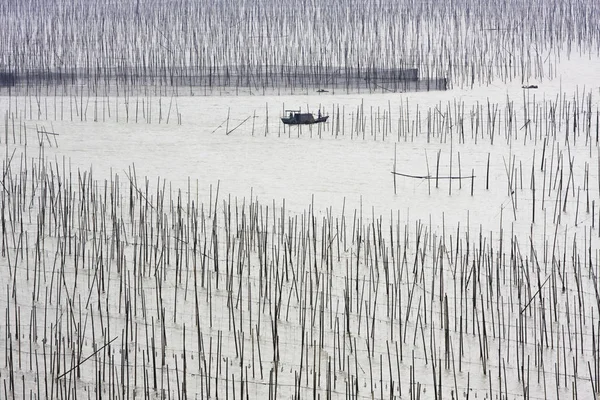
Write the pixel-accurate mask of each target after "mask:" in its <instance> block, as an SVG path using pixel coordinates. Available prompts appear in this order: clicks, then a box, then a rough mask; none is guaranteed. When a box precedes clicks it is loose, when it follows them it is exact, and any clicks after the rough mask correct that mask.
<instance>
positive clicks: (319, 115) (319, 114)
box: [317, 108, 321, 118]
mask: <svg viewBox="0 0 600 400" xmlns="http://www.w3.org/2000/svg"><path fill="white" fill-rule="evenodd" d="M317 115H318V117H319V118H321V109H320V108H319V113H318V114H317Z"/></svg>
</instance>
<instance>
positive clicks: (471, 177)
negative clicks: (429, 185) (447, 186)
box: [392, 171, 475, 179]
mask: <svg viewBox="0 0 600 400" xmlns="http://www.w3.org/2000/svg"><path fill="white" fill-rule="evenodd" d="M392 174H394V175H400V176H404V177H407V178H415V179H473V178H475V175H470V176H438V177H435V176H431V175H409V174H402V173H400V172H394V171H392Z"/></svg>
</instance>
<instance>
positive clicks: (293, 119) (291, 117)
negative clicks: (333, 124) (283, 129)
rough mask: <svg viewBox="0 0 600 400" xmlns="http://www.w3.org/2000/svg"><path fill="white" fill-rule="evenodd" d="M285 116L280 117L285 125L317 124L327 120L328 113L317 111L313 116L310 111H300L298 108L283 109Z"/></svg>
mask: <svg viewBox="0 0 600 400" xmlns="http://www.w3.org/2000/svg"><path fill="white" fill-rule="evenodd" d="M285 112H286V114H287V113H289V114H288V116H287V117H281V122H283V123H284V124H286V125H310V124H318V123H320V122H325V121H327V118H329V115H321V111H319V114H318V116H317V117H316V118H315V116H314V115H313V114H312V113H302V112H300V110H285Z"/></svg>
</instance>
